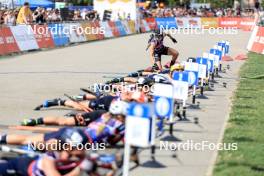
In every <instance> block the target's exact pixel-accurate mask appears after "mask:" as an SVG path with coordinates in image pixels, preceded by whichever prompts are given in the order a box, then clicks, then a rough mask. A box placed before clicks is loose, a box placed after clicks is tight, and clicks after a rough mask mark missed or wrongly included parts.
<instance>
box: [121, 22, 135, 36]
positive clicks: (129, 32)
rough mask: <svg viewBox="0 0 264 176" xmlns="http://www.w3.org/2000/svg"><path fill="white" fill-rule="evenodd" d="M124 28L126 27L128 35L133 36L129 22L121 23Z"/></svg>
mask: <svg viewBox="0 0 264 176" xmlns="http://www.w3.org/2000/svg"><path fill="white" fill-rule="evenodd" d="M121 23H122V25H123V27H124V30H125V31H126V34H132V32H131V31H130V28H129V26H128V22H127V21H121Z"/></svg>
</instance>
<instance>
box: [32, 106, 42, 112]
mask: <svg viewBox="0 0 264 176" xmlns="http://www.w3.org/2000/svg"><path fill="white" fill-rule="evenodd" d="M41 108H43V105H39V106H37V107H35V109H34V110H35V111H39V110H40V109H41Z"/></svg>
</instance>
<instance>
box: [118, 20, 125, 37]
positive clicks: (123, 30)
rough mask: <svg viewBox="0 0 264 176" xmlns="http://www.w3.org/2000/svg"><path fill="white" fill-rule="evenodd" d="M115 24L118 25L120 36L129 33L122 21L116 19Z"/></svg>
mask: <svg viewBox="0 0 264 176" xmlns="http://www.w3.org/2000/svg"><path fill="white" fill-rule="evenodd" d="M115 25H116V28H117V30H118V31H119V34H120V36H124V35H127V33H126V31H125V29H124V26H123V24H122V23H121V21H116V22H115Z"/></svg>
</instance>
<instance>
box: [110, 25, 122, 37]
mask: <svg viewBox="0 0 264 176" xmlns="http://www.w3.org/2000/svg"><path fill="white" fill-rule="evenodd" d="M108 25H109V26H110V28H111V30H112V33H113V34H114V36H115V37H118V36H120V33H119V30H118V29H117V27H116V23H115V22H113V21H108Z"/></svg>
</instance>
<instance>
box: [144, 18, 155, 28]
mask: <svg viewBox="0 0 264 176" xmlns="http://www.w3.org/2000/svg"><path fill="white" fill-rule="evenodd" d="M146 21H147V23H148V25H149V28H150V29H151V30H154V29H156V28H157V23H156V20H155V18H146Z"/></svg>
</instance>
